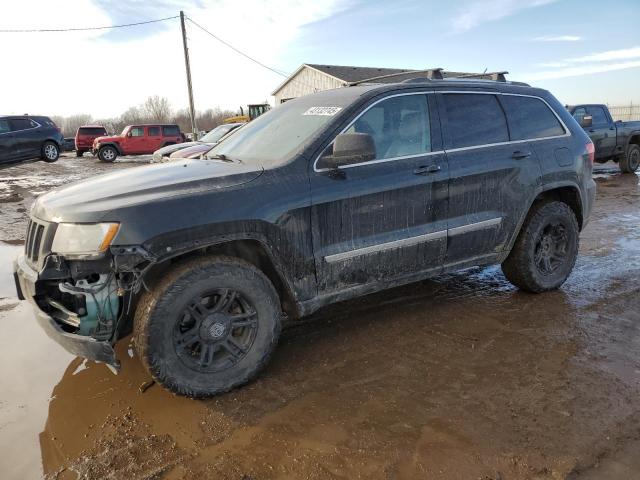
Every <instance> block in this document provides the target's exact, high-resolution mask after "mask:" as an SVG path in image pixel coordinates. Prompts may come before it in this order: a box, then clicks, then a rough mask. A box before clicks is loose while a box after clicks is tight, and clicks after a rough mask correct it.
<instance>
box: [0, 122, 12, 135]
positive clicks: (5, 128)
mask: <svg viewBox="0 0 640 480" xmlns="http://www.w3.org/2000/svg"><path fill="white" fill-rule="evenodd" d="M10 130H11V127H9V121H8V120H0V133H7V132H9V131H10Z"/></svg>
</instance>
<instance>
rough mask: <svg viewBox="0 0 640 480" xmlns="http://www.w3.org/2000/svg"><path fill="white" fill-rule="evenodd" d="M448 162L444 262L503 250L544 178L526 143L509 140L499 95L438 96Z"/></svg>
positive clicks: (454, 262)
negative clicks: (446, 237)
mask: <svg viewBox="0 0 640 480" xmlns="http://www.w3.org/2000/svg"><path fill="white" fill-rule="evenodd" d="M437 97H438V101H439V109H440V114H441V119H442V122H443V136H444V139H445V150H446V152H447V160H448V162H449V175H450V178H451V180H450V183H449V210H448V217H449V223H448V246H447V254H446V260H445V263H446V265H447V266H455V264H457V263H463V262H469V261H474V260H476V259H477V260H479V261H481V260H482V258H487V257H489V256H491V255H493V254H495V253H498V252H501V251H502V250H503V249H504V248H505V246H506V244H507V242H508V241H509V239H510V234H511V233H512V232H513V231H515V229H516V226H517V224H518V222H519V220H520V219H521V216H522V212H523V210H524V209H525V208H526V206H525V204H526V199H528V198H530V196H531V194H532V193H533V191H534V190H535V188H536V186H537V183H538V181H539V178H540V166H539V164H538V160H537V157H536V155H535V152H534V151H533V149H532V147H531V145H530V143H529V142H527V141H523V142H519V143H518V142H511V141H510V137H509V128H508V126H507V118H506V115H505V113H504V110H503V107H502V105H501V103H500V101H499V100H498V95H494V94H491V93H486V94H485V93H469V92H459V93H444V94H438V95H437Z"/></svg>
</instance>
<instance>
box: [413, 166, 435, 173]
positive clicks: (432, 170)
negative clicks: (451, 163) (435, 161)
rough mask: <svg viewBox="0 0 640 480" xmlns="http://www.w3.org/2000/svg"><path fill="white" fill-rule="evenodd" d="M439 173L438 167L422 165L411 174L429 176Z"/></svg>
mask: <svg viewBox="0 0 640 480" xmlns="http://www.w3.org/2000/svg"><path fill="white" fill-rule="evenodd" d="M439 171H440V165H423V166H421V167H418V168H416V169H415V170H414V171H413V173H414V174H415V175H429V174H430V173H436V172H439Z"/></svg>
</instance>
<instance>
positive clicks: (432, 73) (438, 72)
mask: <svg viewBox="0 0 640 480" xmlns="http://www.w3.org/2000/svg"><path fill="white" fill-rule="evenodd" d="M412 73H426V74H427V76H426V78H427V79H430V80H442V78H443V76H442V68H427V69H425V70H407V71H404V72H397V73H389V74H387V75H380V76H378V77H371V78H365V79H364V80H358V81H357V82H345V83H344V85H345V86H348V87H354V86H356V85H360V84H361V83H368V82H373V81H375V80H383V79H385V78H392V77H398V76H400V75H410V74H412Z"/></svg>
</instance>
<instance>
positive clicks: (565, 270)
mask: <svg viewBox="0 0 640 480" xmlns="http://www.w3.org/2000/svg"><path fill="white" fill-rule="evenodd" d="M579 235H580V231H579V228H578V222H577V220H576V216H575V214H574V213H573V210H571V208H570V207H569V206H568V205H567V204H566V203H563V202H558V201H551V202H545V203H538V204H535V205H534V206H533V207H532V209H531V211H530V212H529V215H528V216H527V219H526V221H525V223H524V225H523V226H522V230H521V231H520V233H519V235H518V238H517V239H516V242H515V244H514V246H513V249H512V250H511V252H510V253H509V256H508V257H507V259H506V260H505V261H504V262H503V263H502V271H503V272H504V275H505V276H506V277H507V279H508V280H509V281H510V282H511V283H513V284H514V285H515V286H517V287H518V288H520V289H522V290H526V291H528V292H533V293H540V292H545V291H548V290H554V289H556V288H558V287H560V286H561V285H562V284H563V283H564V282H565V281H566V279H567V278H568V277H569V274H570V273H571V270H573V266H574V265H575V263H576V258H577V256H578V243H579Z"/></svg>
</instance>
